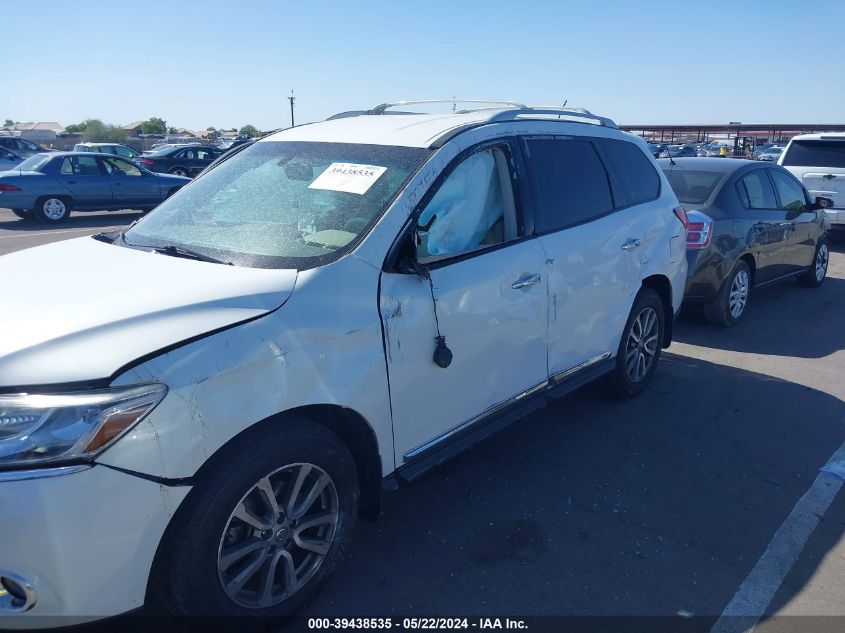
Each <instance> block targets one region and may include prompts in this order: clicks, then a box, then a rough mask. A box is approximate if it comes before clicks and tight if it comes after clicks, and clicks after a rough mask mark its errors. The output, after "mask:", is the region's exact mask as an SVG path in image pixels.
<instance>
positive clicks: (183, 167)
mask: <svg viewBox="0 0 845 633" xmlns="http://www.w3.org/2000/svg"><path fill="white" fill-rule="evenodd" d="M220 154H222V151H221V150H220V149H219V148H217V147H213V146H211V145H181V146H176V147H172V146H171V147H162V148H160V149H154V150H152V151H149V152H144V153H143V154H142V155H141V157H140V158H139V159H138V162H139V163H140V164H141V165H143V166H144V167H146V168H147V169H149V170H150V171H156V172H159V173H162V174H173V175H175V176H189V177H191V178H193V177H194V176H196V175H197V174H199V173H200V172H201V171H202V170H203V169H205V168H206V167H208V166H209V165H210V164H211V163H212V162H214V160H215V159H216V158H217V157H218V156H220Z"/></svg>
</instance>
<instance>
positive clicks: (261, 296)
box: [0, 237, 296, 388]
mask: <svg viewBox="0 0 845 633" xmlns="http://www.w3.org/2000/svg"><path fill="white" fill-rule="evenodd" d="M295 282H296V271H294V270H271V269H260V268H239V267H235V266H226V265H221V264H212V263H207V262H201V261H195V260H190V259H181V258H176V257H170V256H167V255H161V254H157V253H151V252H148V251H140V250H135V249H131V248H123V247H120V246H114V245H111V244H107V243H105V242H100V241H98V240H95V239H93V238H91V237H84V238H78V239H73V240H68V241H64V242H57V243H53V244H49V245H47V246H39V247H36V248H31V249H28V250H24V251H19V252H17V253H12V254H10V255H4V256H2V257H0V297H2V309H0V388H2V387H22V386H27V385H47V384H56V383H66V382H78V381H91V380H97V379H102V378H108V377H109V376H111V375H113V374H114V373H115V372H117V371H118V370H119V369H120V368H121V367H123V366H124V365H126V364H128V363H131V362H132V361H134V360H136V359H138V358H140V357H142V356H145V355H148V354H151V353H154V352H156V351H158V350H160V349H162V348H165V347H168V346H171V345H173V344H176V343H180V342H182V341H185V340H187V339H190V338H192V337H195V336H198V335H201V334H205V333H208V332H211V331H213V330H216V329H219V328H223V327H227V326H231V325H234V324H236V323H239V322H242V321H245V320H249V319H253V318H256V317H259V316H262V315H264V314H267V313H269V312H271V311H273V310H275V309H276V308H278V307H279V306H281V305H282V304H283V303H284V302H285V301H286V300H287V298H288V297H289V296H290V294H291V292H292V291H293V287H294V283H295Z"/></svg>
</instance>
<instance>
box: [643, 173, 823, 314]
mask: <svg viewBox="0 0 845 633" xmlns="http://www.w3.org/2000/svg"><path fill="white" fill-rule="evenodd" d="M657 162H658V164H659V165H660V167H661V168H662V169H663V171H664V173H665V174H666V176H667V178H668V179H669V184H670V185H672V189H673V190H674V192H675V195H677V196H678V200H679V201H680V202H681V204H683V206H684V208H685V209H686V210H687V217H688V220H689V223H688V226H687V263H688V265H689V272H688V276H687V285H686V289H685V292H684V303H686V304H702V305H703V306H704V312H705V314H706V316H707V319H708V320H709V321H710V322H711V323H713V324H714V325H721V326H723V327H730V326H732V325H734V324H736V323H738V322H739V321H740V319H742V317H743V316H744V315H745V310H746V306H747V304H748V300H749V298H750V296H751V291H752V289H756V288H760V287H762V286H767V285H769V284H773V283H776V282H778V281H781V280H784V279H790V278H797V279H798V282H799V283H800V284H801V285H803V286H808V287H817V286H820V285H821V284H822V283H823V282H824V280H825V276H826V275H827V263H828V255H829V250H828V244H827V232H828V229H829V228H830V222H829V221H828V220H827V216H826V215H825V213H824V212H823V209H825V208H827V207H829V206H832V205H833V201H832V200H830V199H828V198H821V197H819V198H816V197H813V196H811V195H810V194H809V193H808V192H807V190H806V189H805V188H804V186H803V185H802V184H801V183H800V182H798V180H797V179H796V178H795V177H794V176H793V175H792V174H790V173H789V172H788V171H787V170H785V169H784V168H783V167H779V166H777V165H772V164H771V163H761V162H758V161H752V160H739V159H737V160H724V159H719V158H695V159H692V158H676V159H673V160H666V159H661V160H659V161H657Z"/></svg>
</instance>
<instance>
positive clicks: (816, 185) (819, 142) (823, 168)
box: [778, 132, 845, 227]
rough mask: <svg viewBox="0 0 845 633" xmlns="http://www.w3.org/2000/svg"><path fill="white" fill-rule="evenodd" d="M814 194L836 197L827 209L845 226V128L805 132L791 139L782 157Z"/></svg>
mask: <svg viewBox="0 0 845 633" xmlns="http://www.w3.org/2000/svg"><path fill="white" fill-rule="evenodd" d="M778 165H782V166H783V167H785V168H786V169H788V170H789V171H791V172H792V173H793V174H794V175H795V177H796V178H798V180H800V181H801V182H802V183H803V184H804V186H805V187H806V188H807V191H809V192H810V195H813V196H821V197H824V198H830V199H831V200H833V207H831V208H828V209H825V211H826V213H827V217H828V218H829V219H830V222H831V224H832V225H834V226H840V227H842V226H845V132H829V133H826V134H825V133H821V134H801V135H799V136H795V137H793V138H792V140H790V141H789V144H788V145H787V146H786V149H785V150H784V151H783V154H781V156H780V158H779V159H778Z"/></svg>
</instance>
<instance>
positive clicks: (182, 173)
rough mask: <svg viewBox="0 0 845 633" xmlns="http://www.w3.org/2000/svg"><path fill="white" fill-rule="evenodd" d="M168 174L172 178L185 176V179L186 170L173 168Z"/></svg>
mask: <svg viewBox="0 0 845 633" xmlns="http://www.w3.org/2000/svg"><path fill="white" fill-rule="evenodd" d="M170 173H171V174H173V175H174V176H185V177H186V178H187V176H188V170H187V169H185V168H184V167H174V168H173V169H171V170H170Z"/></svg>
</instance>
